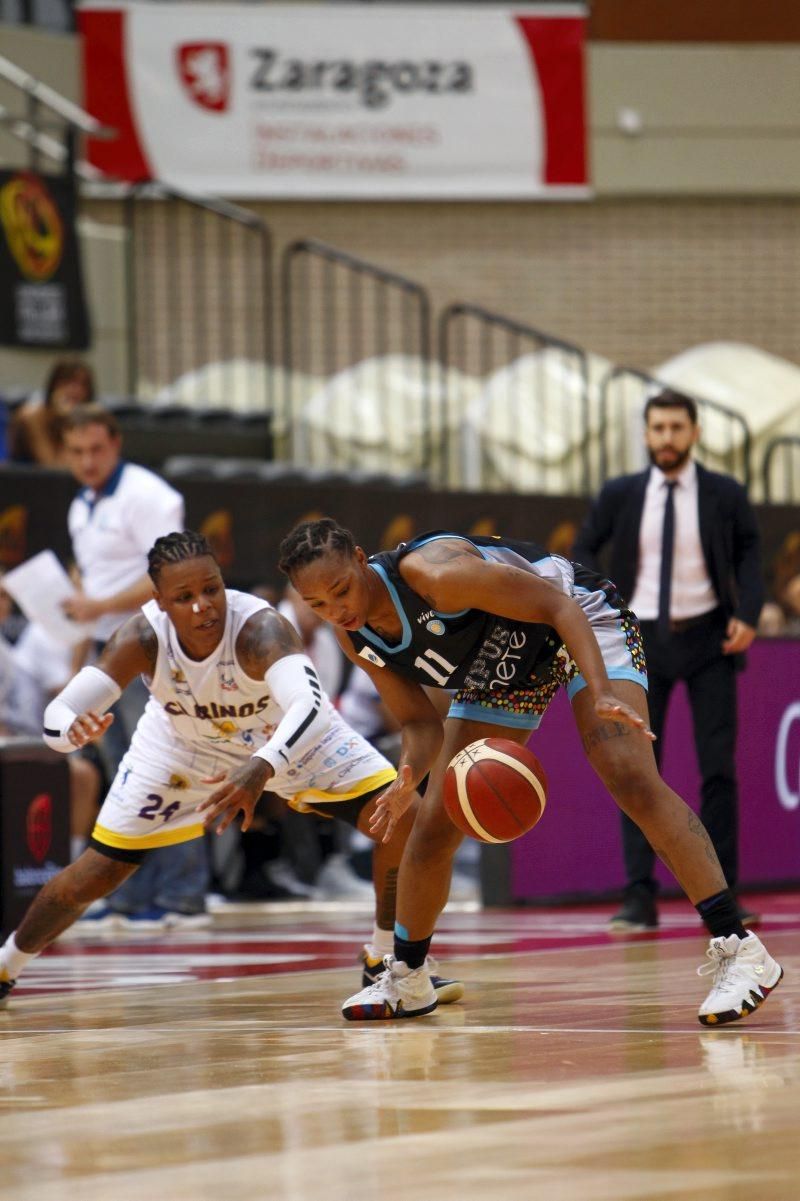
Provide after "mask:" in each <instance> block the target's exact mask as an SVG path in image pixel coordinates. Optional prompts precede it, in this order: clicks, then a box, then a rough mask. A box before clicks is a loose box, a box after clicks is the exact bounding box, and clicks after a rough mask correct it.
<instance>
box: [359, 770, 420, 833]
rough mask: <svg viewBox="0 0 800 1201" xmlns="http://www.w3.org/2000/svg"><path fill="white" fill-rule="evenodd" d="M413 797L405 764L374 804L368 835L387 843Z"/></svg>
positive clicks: (411, 779)
mask: <svg viewBox="0 0 800 1201" xmlns="http://www.w3.org/2000/svg"><path fill="white" fill-rule="evenodd" d="M415 796H416V790H415V788H414V781H413V778H412V776H411V768H410V767H409V766H408V764H407V763H406V764H404V765H403V766H402V767H401V768H400V770H399V772H398V773H397V777H396V778H395V779H394V780H393V781H392V783H391V784H390V785H389V787H388V788H385V789H384V790H383V792H382V793H381V795H380V796H379V797H378V799H377V801H376V802H375V812H374V813H373V815H372V817H371V819H370V823H369V829H370V833H371V834H374V835H375V836H376V837H378V838H380V840H381V842H389V841H390V839H391V837H392V835H393V834H394V831H395V827H396V826H397V823H398V822H399V821H400V818H401V817H402V816H403V814H404V813H405V811H406V809H408V807H409V805H410V804H411V802H412V801H413V800H414V797H415Z"/></svg>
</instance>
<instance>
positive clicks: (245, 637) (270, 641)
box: [236, 609, 303, 680]
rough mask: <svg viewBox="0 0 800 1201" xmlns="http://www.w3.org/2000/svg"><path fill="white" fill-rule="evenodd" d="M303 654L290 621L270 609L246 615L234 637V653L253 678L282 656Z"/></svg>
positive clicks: (259, 677) (260, 674)
mask: <svg viewBox="0 0 800 1201" xmlns="http://www.w3.org/2000/svg"><path fill="white" fill-rule="evenodd" d="M302 653H303V644H302V643H301V641H300V638H299V636H298V634H297V632H296V630H295V628H294V626H293V625H292V624H291V622H289V621H287V620H286V618H285V617H283V616H282V615H281V614H280V613H276V612H275V611H274V610H273V609H263V610H261V611H260V612H259V613H256V614H254V615H253V617H251V618H249V619H248V620H247V621H246V622H245V624H244V625H243V627H242V629H241V631H240V633H239V637H238V638H237V639H236V654H237V657H238V659H239V662H240V663H241V665H242V667H243V668H244V670H245V671H246V672H247V674H248V675H249V676H251V677H252V678H253V679H254V680H259V679H263V677H264V673H265V672H266V671H268V670H269V668H270V667H272V665H273V663H276V662H277V661H278V659H282V658H283V657H284V655H299V654H302Z"/></svg>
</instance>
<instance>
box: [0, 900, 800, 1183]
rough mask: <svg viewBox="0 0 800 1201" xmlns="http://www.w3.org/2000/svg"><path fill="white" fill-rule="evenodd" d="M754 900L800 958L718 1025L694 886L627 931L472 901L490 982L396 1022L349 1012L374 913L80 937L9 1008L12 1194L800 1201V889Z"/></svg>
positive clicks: (461, 928) (450, 932)
mask: <svg viewBox="0 0 800 1201" xmlns="http://www.w3.org/2000/svg"><path fill="white" fill-rule="evenodd" d="M748 900H756V901H758V906H759V908H760V909H761V911H762V912H763V913H764V915H765V920H764V924H763V927H762V928H761V934H762V936H763V937H764V938H765V940H767V941H768V944H769V946H770V949H771V951H772V953H773V954H774V955H776V957H778V958H779V959H780V960H781V961H782V962H783V965H784V968H785V971H786V976H785V978H784V980H783V982H782V983H781V985H780V987H779V988H778V989H777V990H776V992H775V993H774V994H773V995H772V996H771V997H770V999H769V1000H768V1001H767V1003H766V1005H765V1006H764V1007H763V1008H762V1009H761V1010H760V1011H759V1012H758V1013H757V1014H755V1015H753V1017H751V1018H750V1019H748V1020H747V1021H744V1022H741V1023H738V1024H736V1025H734V1026H731V1027H727V1028H724V1029H720V1030H706V1029H704V1028H703V1027H701V1026H700V1025H699V1023H698V1022H697V1018H696V1008H697V1004H698V1003H699V1001H700V1000H701V999H702V997H703V996H704V994H705V991H706V988H707V981H708V978H707V977H702V978H698V977H697V976H696V975H695V969H696V967H697V966H698V965H699V964H700V963H701V962H702V961H703V953H704V949H705V940H704V939H703V937H702V935H701V931H700V928H699V924H698V921H697V918H696V915H695V914H694V911H693V910H692V909H691V908H690V907H689V905H688V903H686V902H678V901H675V902H668V903H666V904H665V905H664V907H663V910H662V928H661V929H660V930H659V932H658V933H657V934H655V935H649V936H647V937H642V936H639V937H635V938H629V939H625V940H620V939H613V938H611V937H609V936H608V935H607V934H606V933H605V923H606V920H607V918H608V916H609V914H610V912H611V907H610V906H605V907H603V906H596V907H584V908H559V909H515V910H508V911H500V910H490V911H483V912H481V911H479V910H478V909H477V907H476V906H472V907H470V906H465V907H464V906H462V907H461V908H460V909H459V908H455V909H454V910H453V911H448V912H447V913H446V914H445V915H444V917H443V921H442V926H441V933H440V936H439V937H438V938H437V944H436V950H437V952H438V954H439V956H440V958H441V959H442V960H443V961H444V963H445V965H446V970H447V971H448V972H450V973H454V974H458V976H459V977H461V978H462V979H463V980H464V981H465V983H466V988H467V992H466V996H465V999H464V1001H463V1003H462V1004H458V1005H449V1006H442V1007H440V1008H439V1009H438V1011H437V1012H436V1013H435V1014H433V1015H431V1016H430V1017H426V1018H421V1019H417V1020H414V1021H406V1022H399V1023H348V1022H345V1021H343V1020H342V1019H341V1016H340V1013H339V1005H340V1003H341V1001H342V1000H343V999H344V998H345V997H346V996H348V995H349V994H350V993H351V992H354V991H356V989H357V987H358V986H359V975H358V969H357V968H356V967H355V965H354V958H355V955H356V953H357V951H358V948H359V946H360V943H361V942H363V940H364V937H365V935H366V934H367V933H368V930H369V914H368V912H367V909H366V908H363V907H362V908H360V909H359V908H355V907H352V906H351V907H350V908H347V909H341V908H339V907H336V906H331V905H327V906H315V907H309V906H287V905H285V904H282V905H275V904H273V905H271V906H261V907H256V908H252V907H251V908H250V909H249V910H247V912H244V911H238V912H237V911H224V912H220V913H218V914H217V915H216V917H215V922H214V927H213V928H212V929H211V930H208V931H194V932H191V933H168V934H160V935H157V936H152V935H151V936H148V937H144V936H142V935H139V936H131V935H99V934H95V935H94V936H93V937H90V938H82V939H80V940H76V939H72V940H63V941H61V942H60V943H59V944H57V945H56V946H55V947H54V948H52V950H51V951H49V952H47V953H46V954H45V955H44V956H42V957H41V958H40V959H39V960H37V961H36V962H35V964H34V965H33V966H32V970H30V971H29V972H28V973H26V975H25V977H24V978H23V980H22V981H21V983H20V987H19V988H18V990H16V991H15V993H14V995H13V998H12V999H11V1001H10V1003H9V1006H8V1008H7V1009H6V1010H5V1011H0V1197H2V1198H3V1201H56V1199H57V1201H62V1199H63V1201H66V1199H69V1201H73V1199H75V1201H111V1199H113V1201H132V1199H134V1198H135V1199H136V1201H142V1199H143V1198H144V1199H146V1201H250V1199H251V1198H252V1199H253V1201H255V1199H258V1201H262V1199H269V1201H360V1199H361V1198H367V1197H369V1198H373V1197H374V1198H380V1199H381V1201H417V1199H419V1201H517V1199H519V1201H522V1199H523V1198H524V1199H526V1201H527V1199H542V1201H544V1199H547V1201H612V1199H613V1201H794V1199H796V1198H800V984H798V981H799V980H800V942H799V941H798V933H799V932H800V894H797V893H794V894H790V893H784V894H780V895H777V894H771V895H770V894H767V895H764V896H762V897H748ZM23 984H24V987H23V986H22V985H23Z"/></svg>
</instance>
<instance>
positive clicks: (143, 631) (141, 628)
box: [136, 617, 158, 675]
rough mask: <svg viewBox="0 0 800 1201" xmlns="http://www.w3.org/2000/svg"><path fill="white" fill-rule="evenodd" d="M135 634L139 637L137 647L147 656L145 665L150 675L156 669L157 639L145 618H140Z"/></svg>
mask: <svg viewBox="0 0 800 1201" xmlns="http://www.w3.org/2000/svg"><path fill="white" fill-rule="evenodd" d="M136 633H137V634H138V635H139V646H140V647H141V648H142V650H143V651H144V653H145V655H146V656H147V665H148V667H149V668H150V674H151V675H152V674H153V672H154V671H155V669H156V660H157V659H158V638H157V637H156V632H155V630H154V629H153V627H152V626H151V625H150V622H149V621H147V620H146V618H144V617H143V618H141V620H140V621H139V625H138V628H137V630H136Z"/></svg>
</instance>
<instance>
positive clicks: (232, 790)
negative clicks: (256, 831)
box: [197, 756, 275, 834]
mask: <svg viewBox="0 0 800 1201" xmlns="http://www.w3.org/2000/svg"><path fill="white" fill-rule="evenodd" d="M274 774H275V772H274V769H273V768H272V766H271V764H269V763H267V762H266V760H264V759H257V758H256V757H255V756H254V757H253V758H252V759H249V760H248V761H247V763H245V764H243V766H242V767H237V768H236V770H235V771H232V772H231V773H230V774H229V775H220V776H208V777H206V779H204V780H203V781H202V783H203V784H219V788H216V789H215V790H214V792H212V793H211V795H210V796H207V797H206V799H205V800H204V801H201V802H200V804H199V805H198V806H197V812H198V813H205V815H206V816H205V817H204V819H203V827H204V829H206V830H211V829H213V827H214V824H215V822H216V821H217V820H218V819H219V818H221V819H222V820H221V821H220V822H219V825H218V826H217V828H216V829H217V834H223V833H224V832H225V831H226V830H227V828H228V826H229V825H230V824H231V822H232V821H233V819H234V818H235V817H236V814H237V813H241V814H242V829H243V830H247V829H249V827H250V823H251V822H252V820H253V813H254V811H255V807H256V805H257V804H258V802H259V799H260V797H261V794H262V792H263V791H264V788H265V787H266V784H267V781H268V780H270V779H271V778H272V776H274Z"/></svg>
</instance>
